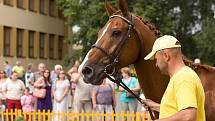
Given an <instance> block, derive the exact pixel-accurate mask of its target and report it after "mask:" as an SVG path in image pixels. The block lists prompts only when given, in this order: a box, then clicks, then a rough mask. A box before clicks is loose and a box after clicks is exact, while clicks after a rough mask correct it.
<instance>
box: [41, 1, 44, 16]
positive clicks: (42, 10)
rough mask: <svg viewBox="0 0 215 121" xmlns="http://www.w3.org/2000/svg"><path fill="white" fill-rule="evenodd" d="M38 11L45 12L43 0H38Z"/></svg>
mask: <svg viewBox="0 0 215 121" xmlns="http://www.w3.org/2000/svg"><path fill="white" fill-rule="evenodd" d="M40 13H42V14H45V0H40Z"/></svg>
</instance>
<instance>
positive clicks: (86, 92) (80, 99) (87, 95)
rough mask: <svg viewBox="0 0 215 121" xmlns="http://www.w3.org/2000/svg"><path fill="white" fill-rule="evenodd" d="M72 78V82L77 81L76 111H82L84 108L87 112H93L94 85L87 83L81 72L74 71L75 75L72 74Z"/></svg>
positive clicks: (74, 103) (74, 105)
mask: <svg viewBox="0 0 215 121" xmlns="http://www.w3.org/2000/svg"><path fill="white" fill-rule="evenodd" d="M71 80H72V82H74V83H76V90H75V94H74V102H73V107H74V112H76V113H80V112H81V111H82V110H83V111H84V112H85V113H91V112H92V102H91V93H92V85H90V84H86V83H85V82H84V81H83V78H82V77H81V75H80V74H79V73H74V76H72V78H71Z"/></svg>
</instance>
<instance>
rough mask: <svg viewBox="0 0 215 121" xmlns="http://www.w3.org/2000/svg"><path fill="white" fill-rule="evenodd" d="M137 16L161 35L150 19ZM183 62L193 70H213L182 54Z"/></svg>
mask: <svg viewBox="0 0 215 121" xmlns="http://www.w3.org/2000/svg"><path fill="white" fill-rule="evenodd" d="M135 16H136V17H138V18H139V19H140V20H141V21H142V22H143V23H144V24H145V25H146V26H148V27H149V29H150V30H152V31H154V32H155V36H156V37H161V36H162V33H161V32H160V31H159V30H158V29H157V28H156V27H155V26H154V24H152V23H151V22H150V21H148V20H146V19H143V18H142V17H141V16H138V15H135ZM183 60H184V63H185V64H186V65H187V66H189V67H190V68H192V69H193V70H194V71H200V70H201V69H203V70H206V71H215V68H214V67H211V66H208V65H205V64H197V63H194V62H193V61H191V60H190V59H188V58H187V57H185V56H183Z"/></svg>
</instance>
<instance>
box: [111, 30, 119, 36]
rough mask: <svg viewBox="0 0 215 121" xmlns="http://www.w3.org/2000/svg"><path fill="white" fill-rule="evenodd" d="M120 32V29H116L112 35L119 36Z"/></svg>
mask: <svg viewBox="0 0 215 121" xmlns="http://www.w3.org/2000/svg"><path fill="white" fill-rule="evenodd" d="M119 34H120V31H118V30H114V31H113V32H112V36H113V37H117V36H118V35H119Z"/></svg>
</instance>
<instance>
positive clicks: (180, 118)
mask: <svg viewBox="0 0 215 121" xmlns="http://www.w3.org/2000/svg"><path fill="white" fill-rule="evenodd" d="M196 115H197V110H196V108H192V107H190V108H186V109H183V110H181V111H179V112H177V113H176V114H174V115H172V116H170V117H168V118H164V119H158V120H155V121H196Z"/></svg>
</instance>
